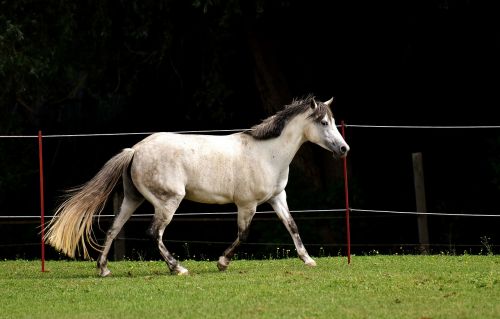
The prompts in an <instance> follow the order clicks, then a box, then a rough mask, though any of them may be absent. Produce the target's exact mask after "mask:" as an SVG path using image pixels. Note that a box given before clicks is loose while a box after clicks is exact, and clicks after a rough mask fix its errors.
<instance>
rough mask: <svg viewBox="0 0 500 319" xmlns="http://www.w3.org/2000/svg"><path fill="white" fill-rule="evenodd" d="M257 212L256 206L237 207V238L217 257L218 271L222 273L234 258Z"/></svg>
mask: <svg viewBox="0 0 500 319" xmlns="http://www.w3.org/2000/svg"><path fill="white" fill-rule="evenodd" d="M256 210H257V205H251V206H250V207H240V206H238V237H237V238H236V240H235V241H234V242H233V243H232V244H231V246H229V248H227V249H226V250H225V251H224V253H223V254H222V256H220V257H219V261H218V262H217V268H219V270H220V271H224V270H226V269H227V267H228V266H229V263H230V262H231V258H233V256H234V252H235V251H236V248H238V246H239V245H240V244H241V243H242V242H243V241H245V240H246V239H247V237H248V232H249V226H250V223H251V222H252V218H253V216H254V215H255V211H256Z"/></svg>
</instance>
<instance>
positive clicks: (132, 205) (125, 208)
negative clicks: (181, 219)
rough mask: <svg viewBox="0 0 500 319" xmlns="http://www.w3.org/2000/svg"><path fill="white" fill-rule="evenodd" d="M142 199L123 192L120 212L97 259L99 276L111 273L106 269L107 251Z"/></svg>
mask: <svg viewBox="0 0 500 319" xmlns="http://www.w3.org/2000/svg"><path fill="white" fill-rule="evenodd" d="M143 201H144V198H142V197H139V196H136V195H132V194H127V193H125V196H124V198H123V202H122V205H121V207H120V212H119V213H118V215H117V216H116V217H115V220H114V221H113V225H112V226H111V228H110V229H109V230H108V232H107V234H106V240H105V242H104V248H103V250H102V252H101V254H100V256H99V258H98V259H97V268H98V269H99V274H100V276H101V277H106V276H108V275H110V274H111V271H110V270H109V269H108V253H109V250H110V249H111V244H112V243H113V240H114V239H115V238H116V236H117V235H118V233H119V232H120V230H121V229H122V228H123V225H125V223H126V222H127V221H128V220H129V218H130V216H132V214H133V213H134V211H135V210H136V209H137V207H139V206H140V205H141V204H142V202H143Z"/></svg>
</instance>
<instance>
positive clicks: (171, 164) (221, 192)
mask: <svg viewBox="0 0 500 319" xmlns="http://www.w3.org/2000/svg"><path fill="white" fill-rule="evenodd" d="M332 101H333V98H331V99H330V100H328V101H326V102H321V101H316V99H315V97H314V96H312V95H308V96H307V97H306V98H303V99H293V100H292V103H291V104H289V105H285V106H284V108H283V109H282V110H280V111H278V112H277V113H276V114H274V115H272V116H270V117H269V118H267V119H265V120H263V121H262V122H261V123H260V124H258V125H255V126H253V127H251V128H250V129H248V130H245V131H242V132H238V133H234V134H229V135H223V136H220V135H195V134H176V133H165V132H164V133H154V134H151V135H149V136H148V137H146V138H144V139H143V140H142V141H140V142H138V143H137V144H135V145H134V146H133V147H131V148H125V149H123V150H122V151H121V152H120V153H118V154H117V155H115V156H114V157H112V158H111V159H110V160H109V161H108V162H106V163H105V164H104V166H103V167H102V169H101V170H100V171H99V172H98V173H97V174H96V175H95V176H94V177H93V178H92V179H91V180H90V181H88V182H86V183H85V184H83V185H82V186H80V187H76V188H74V189H72V190H69V191H68V194H67V197H66V198H65V199H64V200H63V201H62V203H61V204H60V205H59V206H58V207H57V209H56V210H55V213H54V218H53V219H52V220H51V221H50V223H49V224H48V226H47V232H46V236H45V241H46V242H47V243H48V244H50V245H51V246H53V247H54V248H55V249H56V250H58V251H60V252H62V253H64V254H66V255H68V256H69V257H75V253H76V252H78V253H80V254H81V253H83V256H84V258H89V251H88V248H87V244H88V245H90V247H92V248H93V249H96V250H98V251H99V252H100V255H99V257H98V259H97V268H98V271H99V274H100V276H102V277H105V276H108V275H109V274H111V271H110V270H109V269H108V257H107V256H108V253H109V250H110V248H111V244H112V242H113V240H114V239H115V237H116V236H117V234H118V233H119V231H120V230H121V228H122V227H123V225H124V224H125V223H126V221H127V220H128V219H129V218H130V217H131V216H132V214H133V213H134V211H135V210H136V209H137V208H138V207H139V205H141V203H143V202H144V201H145V200H147V201H149V202H150V203H151V204H152V205H153V207H154V215H153V221H152V224H151V227H150V229H149V232H150V234H151V235H152V236H153V238H154V239H155V240H156V243H157V245H158V249H159V251H160V254H161V256H162V257H163V259H164V260H165V262H166V264H167V266H168V268H169V270H170V272H171V273H172V274H178V275H186V274H188V270H187V269H186V268H184V267H183V266H182V265H181V264H180V263H179V262H178V261H177V260H176V259H175V258H174V256H173V255H172V254H171V253H170V252H169V251H168V250H167V248H166V247H165V244H164V243H163V240H162V238H163V234H164V231H165V228H166V227H167V225H168V224H169V223H170V221H171V220H172V217H173V216H174V213H175V211H176V210H177V208H178V206H179V204H180V203H181V201H182V200H184V199H186V200H190V201H195V202H199V203H206V204H227V203H234V204H235V205H236V206H237V211H238V214H237V225H238V234H237V238H236V240H235V241H234V242H233V243H232V244H231V245H230V246H229V247H228V248H227V249H226V250H225V251H224V252H223V254H222V256H220V258H219V259H218V261H217V267H218V269H219V270H221V271H224V270H226V269H227V267H228V266H229V263H230V261H231V258H232V257H233V255H234V253H235V250H236V248H237V247H238V246H239V245H240V244H241V242H242V241H244V240H245V239H246V238H247V236H248V231H249V225H250V223H251V221H252V218H253V217H254V215H255V212H256V209H257V206H258V205H260V204H262V203H266V202H267V203H269V204H271V206H272V207H273V209H274V211H275V212H276V214H277V215H278V217H279V219H280V220H281V221H282V222H283V224H284V225H285V227H286V229H287V230H288V232H289V233H290V235H291V237H292V240H293V242H294V244H295V248H296V251H297V254H298V257H299V258H300V259H301V260H302V261H303V262H304V264H305V265H308V266H316V262H315V261H314V260H313V259H312V258H311V257H310V256H309V254H308V253H307V250H306V248H305V247H304V244H303V243H302V240H301V238H300V235H299V231H298V228H297V225H296V223H295V221H294V220H293V218H292V216H291V214H290V212H289V209H288V204H287V201H286V192H285V187H286V185H287V183H288V173H289V165H290V163H291V162H292V160H293V158H294V156H295V154H296V153H297V151H298V150H299V148H300V147H301V145H302V144H303V143H305V142H312V143H314V144H317V145H319V146H321V147H323V148H325V149H326V150H329V151H331V152H332V153H333V155H334V157H337V158H340V157H345V156H346V155H347V152H348V151H349V146H348V145H347V143H346V142H345V141H344V139H343V138H342V135H341V134H340V133H339V131H338V129H337V126H336V124H335V120H334V118H333V114H332V111H331V109H330V104H331V103H332ZM120 179H121V180H122V183H123V192H124V197H123V201H122V203H121V207H120V211H119V213H118V214H117V215H116V217H115V219H114V221H113V224H112V226H111V227H110V229H109V230H108V231H107V234H106V239H105V242H104V245H103V246H100V245H98V244H97V241H96V240H95V239H94V237H93V232H92V223H93V217H94V216H96V215H98V214H100V213H101V212H102V210H103V209H104V206H105V204H106V202H107V199H108V197H109V196H110V194H111V193H112V192H113V189H114V187H115V185H116V184H117V183H118V182H119V180H120Z"/></svg>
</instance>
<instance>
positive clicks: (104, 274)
mask: <svg viewBox="0 0 500 319" xmlns="http://www.w3.org/2000/svg"><path fill="white" fill-rule="evenodd" d="M110 275H111V271H110V270H109V269H107V268H106V269H101V271H100V273H99V276H101V277H103V278H104V277H108V276H110Z"/></svg>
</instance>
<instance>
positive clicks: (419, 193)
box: [412, 153, 429, 254]
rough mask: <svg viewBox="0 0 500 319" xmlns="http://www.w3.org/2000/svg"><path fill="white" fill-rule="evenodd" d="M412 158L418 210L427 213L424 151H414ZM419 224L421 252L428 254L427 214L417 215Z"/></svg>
mask: <svg viewBox="0 0 500 319" xmlns="http://www.w3.org/2000/svg"><path fill="white" fill-rule="evenodd" d="M412 158H413V176H414V181H415V199H416V204H417V212H419V213H427V205H426V200H425V184H424V166H423V162H422V153H413V154H412ZM417 224H418V241H419V243H420V252H421V253H422V254H428V253H429V229H428V226H427V215H425V214H419V215H418V217H417Z"/></svg>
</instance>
